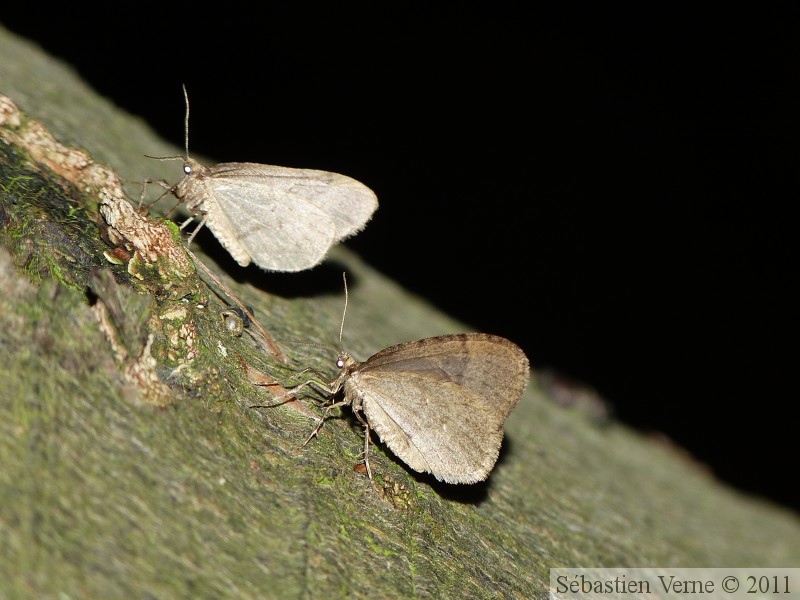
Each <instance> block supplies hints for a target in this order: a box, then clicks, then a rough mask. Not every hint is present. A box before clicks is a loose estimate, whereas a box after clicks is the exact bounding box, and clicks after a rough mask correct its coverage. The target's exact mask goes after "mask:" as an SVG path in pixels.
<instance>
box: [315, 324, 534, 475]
mask: <svg viewBox="0 0 800 600" xmlns="http://www.w3.org/2000/svg"><path fill="white" fill-rule="evenodd" d="M336 365H337V366H338V367H339V368H340V369H341V370H340V371H339V375H338V377H337V378H336V379H335V380H334V381H333V382H332V383H331V384H330V390H331V392H333V393H334V394H336V393H338V392H340V391H341V392H343V393H344V399H343V400H341V401H339V402H336V403H334V404H332V405H330V406H329V407H328V409H330V408H333V407H335V406H341V405H347V406H350V408H351V409H352V410H353V412H354V413H355V415H356V416H357V417H358V418H359V420H361V422H362V423H363V424H364V425H365V427H366V437H365V441H364V444H365V464H366V467H367V472H368V473H369V474H370V476H371V469H370V467H369V462H368V449H369V432H370V429H372V430H374V431H375V432H376V433H377V434H378V437H379V438H380V439H381V441H382V442H383V443H384V444H386V446H387V447H388V448H389V449H390V450H391V451H392V452H393V453H394V454H395V455H396V456H397V457H398V458H400V459H401V460H402V461H403V462H404V463H406V464H407V465H408V466H409V467H410V468H412V469H413V470H415V471H419V472H421V473H431V474H432V475H433V476H434V477H436V479H438V480H440V481H445V482H447V483H475V482H477V481H482V480H484V479H486V478H487V477H488V475H489V472H490V471H491V470H492V468H493V467H494V465H495V462H497V457H498V454H499V451H500V444H501V442H502V440H503V425H504V423H505V420H506V417H508V415H509V414H510V413H511V411H512V410H513V408H514V407H515V406H516V405H517V402H519V399H520V396H521V395H522V392H523V391H524V389H525V386H526V384H527V382H528V371H529V366H528V359H527V357H526V356H525V353H524V352H523V351H522V350H521V349H520V348H519V347H518V346H516V345H515V344H514V343H512V342H510V341H509V340H507V339H505V338H502V337H498V336H495V335H489V334H486V333H460V334H454V335H443V336H438V337H431V338H426V339H422V340H415V341H412V342H405V343H402V344H397V345H395V346H390V347H389V348H386V349H385V350H381V351H380V352H378V353H377V354H373V355H372V356H370V357H369V358H368V359H367V360H365V361H364V362H357V361H356V360H354V359H353V358H352V357H351V356H350V355H349V354H347V353H344V352H343V353H341V354H340V355H339V357H338V358H337V360H336ZM362 414H363V417H362ZM318 429H319V425H318V426H317V430H318ZM315 433H316V430H315ZM312 436H313V434H312Z"/></svg>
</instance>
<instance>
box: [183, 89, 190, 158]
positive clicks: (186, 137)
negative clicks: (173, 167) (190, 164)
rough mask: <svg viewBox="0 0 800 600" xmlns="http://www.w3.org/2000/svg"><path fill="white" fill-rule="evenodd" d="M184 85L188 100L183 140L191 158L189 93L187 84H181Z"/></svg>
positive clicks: (184, 95) (187, 155)
mask: <svg viewBox="0 0 800 600" xmlns="http://www.w3.org/2000/svg"><path fill="white" fill-rule="evenodd" d="M181 87H183V97H184V99H185V100H186V117H184V119H183V141H184V147H185V148H186V158H189V93H188V92H187V91H186V84H185V83H183V84H181Z"/></svg>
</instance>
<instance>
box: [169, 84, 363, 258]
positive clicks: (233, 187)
mask: <svg viewBox="0 0 800 600" xmlns="http://www.w3.org/2000/svg"><path fill="white" fill-rule="evenodd" d="M183 91H184V95H185V97H186V123H185V132H186V133H185V135H186V157H185V158H184V159H183V160H184V163H183V173H184V175H183V178H182V179H181V180H180V181H179V182H178V184H177V185H175V186H174V187H173V188H172V192H173V193H174V194H175V197H176V198H178V200H180V201H182V202H185V203H186V208H187V209H188V210H189V212H191V213H193V214H195V215H199V216H200V217H201V218H202V220H201V223H200V225H199V226H198V227H197V229H195V231H194V232H193V233H192V235H191V236H190V238H189V241H190V242H191V240H192V239H193V238H194V236H195V235H196V233H197V231H199V229H200V228H201V227H202V226H203V225H207V226H208V228H209V229H210V230H211V231H212V233H213V234H214V235H215V236H216V238H217V239H218V240H219V241H220V243H221V244H222V245H223V246H224V247H225V249H226V250H227V251H228V252H230V254H231V256H232V257H233V258H234V260H236V262H237V263H239V264H240V265H241V266H243V267H246V266H247V265H249V264H250V263H251V262H254V263H255V264H257V265H258V266H259V267H261V268H262V269H265V270H268V271H302V270H305V269H310V268H311V267H313V266H315V265H317V264H319V263H320V262H321V261H322V260H323V259H324V258H325V255H326V254H327V252H328V250H329V249H330V247H331V246H332V245H333V244H335V243H337V242H339V241H341V240H343V239H345V238H347V237H350V236H351V235H353V234H355V233H357V232H359V231H361V230H362V229H363V228H364V226H365V225H366V223H367V221H369V219H370V218H371V217H372V213H374V212H375V209H376V208H377V207H378V199H377V197H376V196H375V193H374V192H373V191H372V190H371V189H369V188H368V187H367V186H365V185H364V184H363V183H361V182H359V181H356V180H355V179H352V178H350V177H347V176H345V175H340V174H339V173H330V172H328V171H317V170H313V169H292V168H289V167H277V166H273V165H262V164H258V163H238V162H234V163H219V164H216V165H213V166H211V167H205V166H203V165H201V164H200V163H199V162H197V161H196V160H194V159H193V158H191V157H190V156H189V97H188V95H187V94H186V88H185V87H184V89H183ZM190 221H191V219H190ZM188 222H189V221H187V222H186V223H184V226H185V225H186V224H188Z"/></svg>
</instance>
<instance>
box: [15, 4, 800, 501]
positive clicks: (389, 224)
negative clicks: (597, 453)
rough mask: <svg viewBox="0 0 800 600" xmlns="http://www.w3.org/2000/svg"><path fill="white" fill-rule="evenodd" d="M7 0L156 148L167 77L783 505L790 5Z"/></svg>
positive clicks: (512, 331) (507, 331) (413, 258)
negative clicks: (369, 203) (354, 197)
mask: <svg viewBox="0 0 800 600" xmlns="http://www.w3.org/2000/svg"><path fill="white" fill-rule="evenodd" d="M13 4H14V5H16V6H6V7H4V8H3V14H2V16H0V20H2V22H3V24H4V25H6V26H7V27H9V28H10V29H12V30H13V31H16V32H18V33H21V34H23V35H25V36H27V37H30V38H32V39H35V40H37V41H38V42H39V43H40V44H41V45H43V46H44V47H45V49H47V50H48V51H49V52H51V53H53V54H54V55H56V56H59V57H62V58H63V59H65V60H66V61H67V62H69V63H71V64H72V65H73V66H75V67H76V68H77V69H78V70H79V72H80V74H81V75H82V76H83V77H84V78H85V79H86V80H87V81H88V82H89V83H90V84H91V85H92V86H93V87H95V88H96V89H97V90H98V91H99V92H100V93H101V94H104V95H107V96H109V97H110V98H112V99H113V100H114V101H115V102H116V103H117V104H119V105H120V106H122V107H123V108H125V109H127V110H128V111H130V112H132V113H134V114H138V115H141V116H143V117H144V118H145V119H146V120H147V121H148V122H149V123H150V124H151V125H152V126H153V127H154V128H155V129H156V130H157V131H158V132H159V133H161V134H162V135H163V136H164V137H166V138H168V139H170V140H172V141H173V142H175V143H176V144H179V145H180V144H182V136H183V97H182V95H181V91H180V85H181V83H185V84H186V85H187V87H188V89H189V93H190V99H191V101H192V121H191V150H192V151H193V152H194V153H196V154H205V155H208V156H213V157H214V158H215V159H217V160H219V161H220V162H230V161H251V162H263V163H270V164H279V165H285V166H294V167H308V168H318V169H326V170H332V171H338V172H342V173H345V174H347V175H350V176H353V177H355V178H357V179H359V180H361V181H363V182H364V183H366V184H367V185H369V186H370V187H372V188H373V189H374V190H375V191H376V193H377V194H378V197H379V199H380V208H379V210H378V212H377V213H376V215H375V217H374V219H373V221H372V222H371V224H370V225H369V226H368V227H367V229H366V230H365V231H364V232H363V233H361V234H360V235H358V236H357V237H355V238H353V239H352V240H350V241H348V245H349V246H350V247H352V248H353V249H355V250H356V251H357V252H359V253H360V254H361V255H362V256H363V257H364V258H365V259H366V260H367V261H368V262H370V263H371V264H373V265H374V266H375V267H377V268H378V269H380V270H381V271H383V272H384V273H386V274H388V275H390V276H391V277H393V278H395V279H396V280H397V281H399V282H400V283H401V284H403V285H404V286H405V287H407V288H409V289H411V290H414V291H416V292H418V293H419V294H421V295H422V296H424V297H426V298H429V299H431V300H432V301H434V302H435V303H436V304H437V305H438V306H440V307H441V308H442V309H444V310H445V311H447V312H449V313H451V314H452V315H454V316H456V317H458V318H460V319H462V320H464V321H466V322H467V323H469V324H470V325H471V326H473V327H474V328H476V329H478V330H483V331H488V332H492V333H497V334H500V335H504V336H506V337H508V338H510V339H512V340H514V341H516V342H517V343H519V344H520V345H521V346H523V348H524V349H525V351H526V352H527V354H528V355H529V357H530V358H531V360H532V363H533V364H534V366H537V367H544V366H548V367H553V368H556V369H557V370H559V371H560V372H562V373H564V374H565V375H567V376H569V377H572V378H574V379H577V380H580V381H583V382H586V383H587V384H589V385H591V386H593V387H595V388H596V389H597V390H598V391H599V392H600V393H601V394H602V395H603V396H604V397H606V398H607V399H608V400H609V401H610V402H611V404H612V405H613V406H614V408H615V412H616V415H617V417H618V418H620V419H621V420H623V421H625V422H627V423H629V424H631V425H632V426H634V427H637V428H640V429H641V430H644V431H660V432H663V433H665V434H666V435H668V436H669V437H671V438H672V439H673V440H674V441H675V442H677V443H678V444H680V445H682V446H684V447H685V448H687V449H688V450H689V451H690V452H691V453H693V454H694V455H695V456H696V457H697V458H698V459H699V460H700V461H702V462H705V463H707V464H708V465H709V466H710V467H711V468H712V469H713V471H714V472H715V473H716V474H717V475H718V476H719V477H720V478H722V479H724V480H726V481H728V482H729V483H731V484H733V485H735V486H738V487H740V488H742V489H745V490H748V491H750V492H753V493H756V494H759V495H763V496H767V497H770V498H772V499H774V500H776V501H779V502H782V503H785V504H787V505H790V506H792V507H794V508H797V507H798V506H800V493H798V490H797V487H796V485H797V483H796V482H797V468H796V463H797V457H798V452H797V450H798V444H797V438H796V431H797V427H798V426H797V420H796V416H795V415H796V408H795V407H796V405H797V400H798V395H797V392H796V385H795V381H796V379H797V368H796V366H795V365H796V358H797V354H798V353H797V350H796V346H797V328H796V327H795V326H794V321H795V319H796V317H795V315H794V313H795V309H796V307H797V297H796V295H794V293H793V287H794V285H795V284H796V279H797V261H796V249H795V244H794V236H795V230H796V227H797V225H796V223H797V221H796V218H795V217H793V216H792V215H793V214H794V213H795V212H796V211H795V210H793V209H794V206H795V205H796V198H797V190H798V181H797V162H798V160H797V159H798V157H797V152H796V147H797V144H798V141H800V138H798V127H797V119H796V114H797V113H798V111H800V94H798V82H799V81H800V53H799V52H798V50H799V49H800V42H799V41H798V40H800V38H799V37H798V33H800V32H798V24H799V23H800V21H798V18H799V17H800V14H799V12H800V11H798V9H797V7H796V5H795V4H794V3H791V2H773V3H769V4H766V3H764V4H758V5H756V4H751V5H750V7H749V9H747V10H745V9H744V8H742V7H739V8H737V7H735V6H726V7H724V8H720V9H719V10H717V9H712V8H702V9H701V8H699V7H697V6H694V5H687V6H683V5H680V4H674V3H662V4H661V5H655V4H654V3H641V4H640V5H633V6H625V7H624V8H623V7H621V6H620V5H614V7H608V6H603V4H604V3H597V5H593V4H589V5H587V6H583V5H581V4H576V3H570V4H559V6H550V7H546V8H544V7H541V8H540V7H537V8H531V7H529V6H525V5H523V4H516V3H505V4H498V3H493V4H492V5H491V7H486V6H484V7H481V8H475V7H468V6H459V5H447V6H442V5H438V6H428V5H423V3H418V4H408V3H403V4H399V5H398V4H393V5H391V6H383V3H373V4H367V3H365V4H349V3H348V4H347V6H344V3H329V5H328V6H325V7H320V6H316V5H301V4H298V3H292V7H291V8H289V7H287V6H271V5H269V4H268V3H263V4H256V3H252V4H250V3H239V2H227V3H210V4H208V5H206V6H200V5H199V4H198V3H197V2H193V3H186V2H173V3H164V4H149V3H141V2H140V3H135V4H126V3H103V4H102V5H101V4H98V3H81V4H80V5H65V4H68V3H61V5H60V6H47V7H46V8H45V7H43V6H38V7H35V8H19V6H18V5H20V4H22V3H13ZM287 4H288V3H287ZM26 6H33V5H30V3H26ZM15 11H16V12H15ZM0 60H2V57H0ZM231 264H232V263H231ZM232 268H237V267H232ZM251 268H253V269H255V267H251ZM318 270H319V269H317V270H316V271H318ZM313 276H314V272H312V273H310V274H309V273H299V274H292V275H275V276H274V277H275V278H280V281H283V282H284V285H283V287H284V288H286V289H291V288H292V287H293V286H294V285H295V284H296V285H297V286H303V285H304V283H303V282H304V281H307V279H308V278H309V277H313ZM270 277H273V276H272V275H270ZM331 278H332V280H335V281H334V282H333V283H331V285H332V286H338V285H339V280H338V278H337V276H335V275H332V276H331ZM431 333H432V334H434V333H436V332H431ZM325 341H328V340H325ZM398 341H400V340H398Z"/></svg>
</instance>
